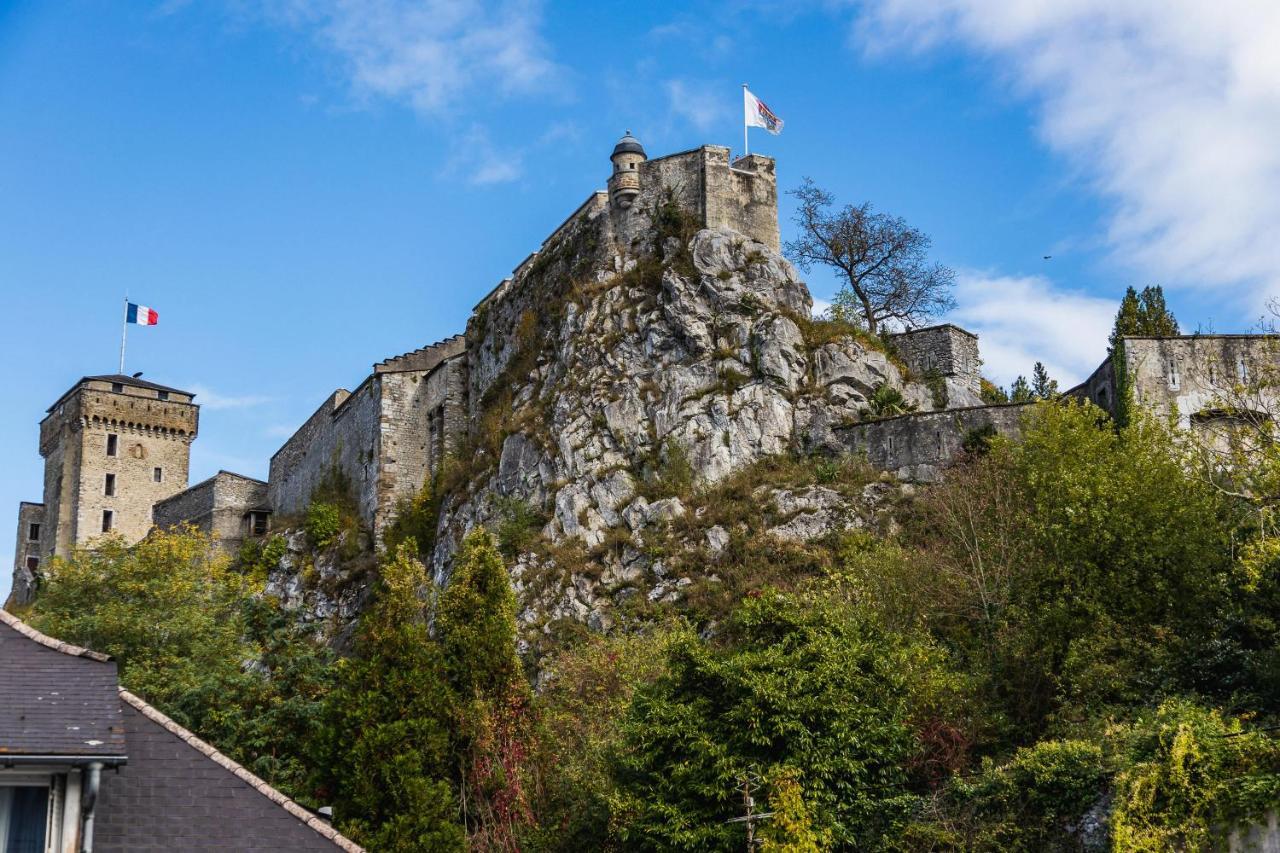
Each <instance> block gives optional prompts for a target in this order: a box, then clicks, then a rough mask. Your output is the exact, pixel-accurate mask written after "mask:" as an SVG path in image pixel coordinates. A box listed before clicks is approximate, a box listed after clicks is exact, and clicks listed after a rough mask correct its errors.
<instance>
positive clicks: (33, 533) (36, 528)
mask: <svg viewBox="0 0 1280 853" xmlns="http://www.w3.org/2000/svg"><path fill="white" fill-rule="evenodd" d="M27 541H28V542H39V541H40V522H38V521H33V522H31V523H30V524H28V525H27Z"/></svg>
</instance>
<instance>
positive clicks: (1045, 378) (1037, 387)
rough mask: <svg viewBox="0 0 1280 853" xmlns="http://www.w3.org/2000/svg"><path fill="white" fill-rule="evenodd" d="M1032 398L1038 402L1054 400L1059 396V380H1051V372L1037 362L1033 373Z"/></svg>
mask: <svg viewBox="0 0 1280 853" xmlns="http://www.w3.org/2000/svg"><path fill="white" fill-rule="evenodd" d="M1031 396H1032V398H1033V399H1036V400H1052V399H1054V398H1055V397H1057V396H1058V380H1056V379H1050V378H1049V371H1048V370H1046V369H1045V366H1044V364H1043V363H1041V362H1039V361H1037V362H1036V366H1035V367H1034V368H1033V369H1032V371H1031Z"/></svg>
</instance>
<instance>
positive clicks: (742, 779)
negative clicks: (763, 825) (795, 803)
mask: <svg viewBox="0 0 1280 853" xmlns="http://www.w3.org/2000/svg"><path fill="white" fill-rule="evenodd" d="M762 781H763V780H762V779H761V778H760V774H759V773H755V772H753V771H750V770H748V771H747V772H746V773H743V774H742V775H741V776H739V777H738V790H739V791H741V792H742V805H743V807H744V808H745V809H746V812H747V813H746V814H745V815H743V816H742V817H731V818H729V819H728V820H726V821H725V823H745V824H746V825H747V853H755V851H756V821H761V820H765V819H767V818H771V817H773V815H774V813H773V812H757V811H756V810H755V808H756V801H755V797H753V796H751V791H752V790H753V788H759V787H760V786H761V784H762Z"/></svg>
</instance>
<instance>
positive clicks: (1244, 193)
mask: <svg viewBox="0 0 1280 853" xmlns="http://www.w3.org/2000/svg"><path fill="white" fill-rule="evenodd" d="M858 5H859V6H860V7H861V9H862V14H861V15H860V16H859V19H858V24H857V26H856V30H855V31H856V34H857V38H858V40H859V42H860V43H861V44H862V45H863V46H864V47H865V49H867V50H868V52H871V53H882V52H885V51H888V50H892V49H895V48H901V47H906V48H908V49H912V50H928V49H930V48H932V47H935V46H937V45H938V44H940V43H942V42H946V41H955V42H958V43H960V44H962V45H964V46H967V47H969V48H971V49H975V50H977V51H978V52H980V53H982V54H984V55H986V56H989V57H991V58H993V59H994V60H995V63H996V66H997V67H998V68H1000V69H1001V71H1002V72H1003V73H1004V75H1005V76H1006V77H1007V79H1008V81H1009V82H1010V84H1011V85H1012V86H1014V87H1015V88H1016V89H1017V90H1018V91H1019V92H1021V93H1022V94H1024V95H1026V96H1028V97H1030V98H1032V99H1033V100H1034V101H1035V103H1036V104H1037V106H1038V108H1039V110H1040V114H1041V122H1040V131H1041V134H1042V136H1043V138H1044V140H1045V141H1046V142H1047V143H1048V145H1049V146H1050V147H1051V148H1052V149H1054V150H1055V151H1057V152H1059V153H1061V154H1063V155H1065V156H1067V157H1068V158H1070V160H1071V162H1072V163H1073V164H1074V165H1075V166H1076V167H1077V168H1078V170H1079V172H1080V174H1082V175H1083V176H1085V177H1086V178H1087V179H1088V180H1089V181H1091V182H1092V183H1093V185H1094V186H1095V187H1096V188H1097V190H1099V191H1100V192H1101V193H1102V194H1103V195H1104V196H1106V197H1107V198H1109V199H1111V200H1112V201H1113V202H1114V208H1113V213H1112V216H1111V219H1110V223H1109V232H1108V237H1109V242H1110V244H1111V247H1112V249H1113V251H1114V254H1115V257H1116V258H1117V259H1118V260H1119V261H1120V262H1122V263H1123V264H1124V265H1126V266H1128V267H1129V268H1131V269H1133V270H1134V271H1135V272H1137V273H1139V274H1140V275H1141V278H1142V280H1143V281H1148V280H1154V281H1163V282H1165V283H1168V284H1170V285H1175V286H1180V287H1189V288H1192V287H1194V288H1217V291H1216V292H1217V293H1219V294H1221V296H1222V297H1223V298H1224V300H1225V301H1227V302H1228V303H1231V304H1232V306H1233V307H1234V308H1235V310H1236V311H1238V312H1245V313H1249V312H1252V311H1254V310H1256V309H1257V308H1258V307H1259V306H1260V305H1262V304H1263V302H1264V301H1265V299H1266V298H1267V297H1269V296H1274V295H1277V294H1280V240H1278V239H1276V233H1275V232H1276V230H1277V226H1278V225H1280V145H1277V144H1276V140H1277V139H1280V49H1277V47H1276V46H1277V45H1278V44H1280V4H1278V3H1276V2H1275V0H1219V2H1212V3H1211V2H1205V0H1052V2H1028V0H861V2H859V3H858Z"/></svg>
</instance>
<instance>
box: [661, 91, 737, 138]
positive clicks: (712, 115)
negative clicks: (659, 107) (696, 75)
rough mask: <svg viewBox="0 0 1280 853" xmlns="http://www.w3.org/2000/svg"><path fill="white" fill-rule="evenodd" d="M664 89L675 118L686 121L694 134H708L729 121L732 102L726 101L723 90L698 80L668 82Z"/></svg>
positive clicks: (728, 99)
mask: <svg viewBox="0 0 1280 853" xmlns="http://www.w3.org/2000/svg"><path fill="white" fill-rule="evenodd" d="M663 87H664V88H665V89H666V92H667V105H668V106H669V107H670V109H671V112H672V114H674V115H675V116H677V117H679V118H682V119H684V120H685V121H687V122H688V123H689V124H690V125H692V127H693V129H694V130H697V131H699V132H701V133H705V132H706V131H708V130H711V129H712V128H713V127H715V126H716V125H717V124H719V123H721V122H723V121H726V120H727V116H728V107H729V104H730V103H733V101H732V100H731V99H730V98H728V97H726V95H725V92H726V89H725V87H724V86H722V85H719V84H713V83H707V82H704V81H696V80H668V81H666V83H664V84H663ZM728 91H730V92H732V90H731V89H730V90H728Z"/></svg>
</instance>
